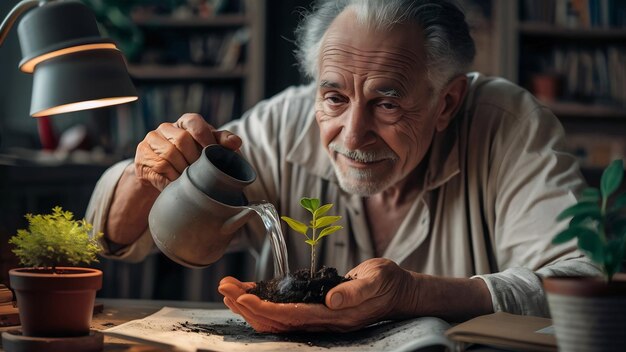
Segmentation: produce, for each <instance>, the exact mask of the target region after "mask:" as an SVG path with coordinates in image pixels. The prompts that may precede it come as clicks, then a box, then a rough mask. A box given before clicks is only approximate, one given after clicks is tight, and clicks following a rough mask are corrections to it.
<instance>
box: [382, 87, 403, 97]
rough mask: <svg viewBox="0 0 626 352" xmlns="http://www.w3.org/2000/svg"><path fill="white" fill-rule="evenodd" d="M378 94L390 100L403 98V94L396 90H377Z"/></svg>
mask: <svg viewBox="0 0 626 352" xmlns="http://www.w3.org/2000/svg"><path fill="white" fill-rule="evenodd" d="M376 93H378V94H380V95H384V96H386V97H389V98H402V94H400V92H399V91H398V90H397V89H394V88H382V89H376Z"/></svg>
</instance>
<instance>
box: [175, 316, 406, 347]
mask: <svg viewBox="0 0 626 352" xmlns="http://www.w3.org/2000/svg"><path fill="white" fill-rule="evenodd" d="M395 326H396V324H394V323H390V322H387V323H380V324H377V325H373V326H369V327H366V328H364V329H362V330H359V331H355V332H348V333H330V332H328V333H287V334H263V333H258V332H256V331H254V329H252V327H251V326H250V325H248V324H247V323H246V322H243V321H240V320H235V319H228V320H227V321H226V324H194V323H190V322H188V321H186V322H184V323H178V324H176V325H174V326H173V327H172V331H183V332H193V333H198V334H202V335H206V336H211V335H218V336H222V337H224V341H235V342H239V343H243V344H253V343H259V342H268V341H281V342H293V343H299V344H302V345H308V346H314V347H321V348H333V347H351V346H352V347H354V346H357V345H361V346H367V345H370V346H372V344H373V343H375V342H376V341H379V340H382V339H384V338H386V337H388V336H389V335H390V331H391V330H392V329H393V328H394V327H395Z"/></svg>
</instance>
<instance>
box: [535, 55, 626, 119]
mask: <svg viewBox="0 0 626 352" xmlns="http://www.w3.org/2000/svg"><path fill="white" fill-rule="evenodd" d="M547 57H548V58H547V59H546V57H545V56H544V55H534V56H532V55H531V56H529V57H528V59H529V60H531V61H535V62H542V63H543V65H542V69H541V71H540V72H538V73H544V72H551V73H554V74H557V75H559V76H560V77H562V79H563V84H562V88H563V89H562V92H561V96H560V97H559V99H565V100H573V101H579V102H581V103H588V104H602V105H609V106H610V105H614V106H616V107H624V106H626V48H625V47H623V46H621V47H620V46H617V45H608V46H605V47H600V46H598V47H595V48H576V47H571V46H567V45H558V46H555V47H554V48H553V49H552V51H551V55H548V56H547ZM535 74H537V73H535ZM533 93H534V92H533Z"/></svg>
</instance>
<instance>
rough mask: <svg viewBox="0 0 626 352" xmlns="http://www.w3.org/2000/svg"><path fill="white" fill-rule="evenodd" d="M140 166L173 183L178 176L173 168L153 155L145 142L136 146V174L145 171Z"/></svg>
mask: <svg viewBox="0 0 626 352" xmlns="http://www.w3.org/2000/svg"><path fill="white" fill-rule="evenodd" d="M141 166H146V167H148V169H149V170H151V171H152V172H154V173H157V174H159V175H161V176H163V177H165V178H167V179H168V180H169V181H174V180H175V179H177V178H178V177H179V176H180V173H179V172H178V171H177V170H176V169H175V168H174V166H172V164H170V163H169V162H168V161H167V160H165V159H163V158H162V157H161V156H159V155H158V154H157V153H155V152H154V150H152V148H151V147H150V145H148V144H147V143H146V142H141V143H139V145H137V153H136V155H135V170H136V171H137V172H142V171H145V168H142V167H141ZM138 175H139V174H138Z"/></svg>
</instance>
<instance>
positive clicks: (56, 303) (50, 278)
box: [9, 207, 102, 337]
mask: <svg viewBox="0 0 626 352" xmlns="http://www.w3.org/2000/svg"><path fill="white" fill-rule="evenodd" d="M26 219H27V220H28V223H29V225H28V229H21V230H18V232H17V234H16V235H15V236H13V237H12V238H11V239H10V240H9V243H11V244H13V245H15V247H16V248H15V249H14V250H13V252H14V253H15V254H16V255H17V257H18V258H19V259H20V263H21V264H23V265H24V266H27V267H25V268H17V269H11V270H10V271H9V280H10V285H11V288H12V289H13V290H14V291H15V294H16V297H17V304H18V309H19V315H20V321H21V323H22V335H24V336H30V337H74V336H86V335H89V334H90V324H91V317H92V312H93V306H94V301H95V297H96V291H97V290H99V289H100V288H101V287H102V272H101V271H100V270H97V269H92V268H83V267H75V266H76V265H79V264H81V263H82V264H90V263H92V262H95V261H98V260H97V257H96V254H97V253H98V252H99V251H100V246H99V245H98V242H97V238H98V237H100V236H102V234H101V233H98V234H97V235H95V236H93V237H90V236H89V232H90V231H91V230H92V226H91V224H89V223H87V222H86V221H85V220H84V219H83V220H74V216H73V214H72V213H71V212H69V211H63V209H62V208H61V207H55V208H53V209H52V214H45V215H33V214H27V215H26Z"/></svg>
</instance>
